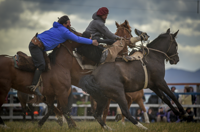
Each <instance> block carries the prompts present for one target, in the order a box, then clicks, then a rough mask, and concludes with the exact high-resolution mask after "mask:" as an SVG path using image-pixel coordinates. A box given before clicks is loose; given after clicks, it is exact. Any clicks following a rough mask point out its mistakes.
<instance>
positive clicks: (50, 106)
mask: <svg viewBox="0 0 200 132" xmlns="http://www.w3.org/2000/svg"><path fill="white" fill-rule="evenodd" d="M46 99H47V107H48V112H47V113H46V114H45V115H44V117H43V118H42V119H41V120H40V121H39V122H38V125H39V127H42V125H43V124H44V123H45V122H46V120H47V119H48V117H49V116H50V115H51V114H52V113H53V109H54V104H53V102H54V97H46Z"/></svg>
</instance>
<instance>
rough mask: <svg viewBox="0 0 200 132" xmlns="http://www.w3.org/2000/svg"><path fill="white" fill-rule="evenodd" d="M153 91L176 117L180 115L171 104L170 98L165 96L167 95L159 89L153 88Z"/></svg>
mask: <svg viewBox="0 0 200 132" xmlns="http://www.w3.org/2000/svg"><path fill="white" fill-rule="evenodd" d="M151 90H152V91H154V92H155V93H156V94H157V95H158V96H159V97H160V98H161V99H162V100H163V101H164V102H165V103H166V104H167V105H168V106H169V107H170V108H171V110H172V111H173V112H174V114H175V115H179V114H180V113H179V112H178V111H177V110H176V109H175V108H174V107H173V105H172V104H171V103H170V101H169V100H168V98H167V97H166V96H165V94H164V93H163V92H162V91H161V90H160V89H158V88H155V89H154V88H151Z"/></svg>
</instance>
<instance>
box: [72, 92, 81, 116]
mask: <svg viewBox="0 0 200 132" xmlns="http://www.w3.org/2000/svg"><path fill="white" fill-rule="evenodd" d="M72 93H73V104H76V102H77V101H78V100H80V96H79V95H78V94H77V90H76V88H72ZM77 109H78V108H77V107H72V110H71V115H72V116H77Z"/></svg>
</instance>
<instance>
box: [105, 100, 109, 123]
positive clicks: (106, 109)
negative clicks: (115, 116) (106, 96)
mask: <svg viewBox="0 0 200 132" xmlns="http://www.w3.org/2000/svg"><path fill="white" fill-rule="evenodd" d="M110 102H111V100H108V102H107V104H106V108H105V109H104V111H103V122H104V123H106V117H107V115H108V111H109V106H110Z"/></svg>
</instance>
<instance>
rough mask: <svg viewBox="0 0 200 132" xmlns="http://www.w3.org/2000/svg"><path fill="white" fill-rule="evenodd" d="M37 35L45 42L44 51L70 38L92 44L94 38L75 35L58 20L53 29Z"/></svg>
mask: <svg viewBox="0 0 200 132" xmlns="http://www.w3.org/2000/svg"><path fill="white" fill-rule="evenodd" d="M37 37H38V38H39V39H40V40H41V41H42V42H43V44H44V51H48V50H52V49H54V48H55V47H56V46H58V45H59V44H60V43H63V42H65V41H66V40H68V39H70V40H72V41H75V42H77V43H82V44H92V40H90V39H87V38H83V37H79V36H77V35H75V34H74V33H72V32H71V31H69V29H67V28H66V27H64V26H63V25H62V24H60V23H58V22H54V23H53V27H52V28H51V29H49V30H47V31H44V32H43V33H41V34H38V36H37Z"/></svg>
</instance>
